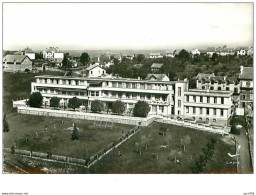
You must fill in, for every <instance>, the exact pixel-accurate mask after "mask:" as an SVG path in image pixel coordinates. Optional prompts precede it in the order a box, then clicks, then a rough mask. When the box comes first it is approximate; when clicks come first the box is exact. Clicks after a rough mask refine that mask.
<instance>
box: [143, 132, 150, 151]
mask: <svg viewBox="0 0 256 195" xmlns="http://www.w3.org/2000/svg"><path fill="white" fill-rule="evenodd" d="M151 140H152V136H151V134H149V135H148V136H146V135H142V136H141V143H142V144H145V147H146V149H148V142H149V141H151Z"/></svg>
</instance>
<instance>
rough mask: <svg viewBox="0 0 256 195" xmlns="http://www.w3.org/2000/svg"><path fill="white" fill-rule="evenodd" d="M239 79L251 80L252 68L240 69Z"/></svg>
mask: <svg viewBox="0 0 256 195" xmlns="http://www.w3.org/2000/svg"><path fill="white" fill-rule="evenodd" d="M238 78H239V79H248V80H252V79H253V67H243V68H241V73H240V74H239V77H238Z"/></svg>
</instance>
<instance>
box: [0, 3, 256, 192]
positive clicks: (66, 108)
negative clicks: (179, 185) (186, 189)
mask: <svg viewBox="0 0 256 195" xmlns="http://www.w3.org/2000/svg"><path fill="white" fill-rule="evenodd" d="M253 9H254V3H253V2H226V3H220V2H219V3H218V2H201V3H200V2H193V3H189V2H187V3H171V2H165V3H164V2H162V3H156V2H147V3H142V2H141V3H135V2H134V3H132V2H126V3H121V2H116V3H114V2H109V3H107V2H106V3H104V2H101V3H100V2H98V3H92V2H90V3H89V2H88V3H85V2H83V3H71V2H67V3H64V2H62V3H50V2H48V3H47V2H41V3H35V2H34V3H32V2H31V3H29V2H23V3H22V2H20V3H19V2H3V3H2V77H1V82H2V86H1V87H2V94H1V98H2V99H1V101H2V144H1V145H2V150H1V152H2V169H1V170H2V175H11V176H15V175H16V176H17V175H26V174H30V175H31V174H36V175H42V174H44V175H45V174H47V175H48V177H51V176H50V175H56V174H58V175H59V174H62V175H67V174H69V175H73V174H75V175H79V176H80V175H87V176H88V175H98V174H104V175H111V174H114V175H141V174H143V175H144V174H148V175H152V174H153V175H172V177H174V178H175V175H176V176H179V177H180V175H181V177H187V176H189V175H209V174H210V175H211V176H212V177H214V175H220V176H219V177H222V176H225V175H228V176H230V175H238V174H239V175H240V174H243V175H254V131H253V127H254V117H253V115H254V113H253V111H254V109H253V107H254V96H253V94H254V90H253V85H254V84H253V83H254V68H253V63H254V40H253V39H254V10H253ZM211 176H208V177H211ZM87 178H88V177H87ZM89 178H90V176H89ZM216 181H217V180H216ZM233 185H236V184H235V183H233ZM248 190H249V191H246V190H245V191H243V192H241V193H240V194H246V193H247V194H254V191H250V189H249V188H248ZM27 191H28V194H33V193H29V188H27ZM1 193H3V194H4V193H5V192H2V191H1ZM8 193H9V194H10V192H9V191H8ZM8 193H7V194H8ZM14 193H15V192H14ZM17 193H18V192H17ZM22 193H23V194H26V192H25V191H23V192H22ZM238 194H239V193H238Z"/></svg>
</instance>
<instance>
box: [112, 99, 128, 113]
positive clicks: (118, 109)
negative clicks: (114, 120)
mask: <svg viewBox="0 0 256 195" xmlns="http://www.w3.org/2000/svg"><path fill="white" fill-rule="evenodd" d="M124 111H125V104H124V103H123V102H122V101H120V100H117V101H115V102H114V103H113V106H112V112H113V113H116V114H119V115H120V114H123V113H124Z"/></svg>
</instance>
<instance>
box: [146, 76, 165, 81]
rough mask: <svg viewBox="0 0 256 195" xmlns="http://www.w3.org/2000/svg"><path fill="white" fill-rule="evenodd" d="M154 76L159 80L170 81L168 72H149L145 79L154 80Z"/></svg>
mask: <svg viewBox="0 0 256 195" xmlns="http://www.w3.org/2000/svg"><path fill="white" fill-rule="evenodd" d="M152 78H153V79H154V80H157V81H164V80H165V81H170V79H169V77H168V76H167V75H166V74H148V75H147V77H146V78H145V80H152Z"/></svg>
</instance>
